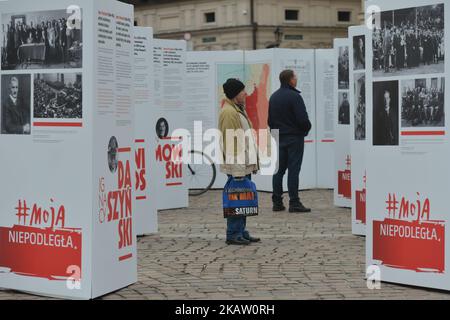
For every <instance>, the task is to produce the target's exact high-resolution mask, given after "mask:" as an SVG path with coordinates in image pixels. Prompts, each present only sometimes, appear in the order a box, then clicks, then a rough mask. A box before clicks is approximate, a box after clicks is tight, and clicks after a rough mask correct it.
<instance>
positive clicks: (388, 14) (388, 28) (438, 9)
mask: <svg viewBox="0 0 450 320" xmlns="http://www.w3.org/2000/svg"><path fill="white" fill-rule="evenodd" d="M444 36H445V35H444V4H436V5H429V6H424V7H415V8H407V9H399V10H394V11H384V12H381V17H380V26H379V27H378V28H377V27H375V28H374V31H373V39H372V41H373V71H374V75H373V76H374V77H383V76H398V75H410V74H434V73H443V72H444V70H445V68H444V65H445V63H444V59H445V46H444Z"/></svg>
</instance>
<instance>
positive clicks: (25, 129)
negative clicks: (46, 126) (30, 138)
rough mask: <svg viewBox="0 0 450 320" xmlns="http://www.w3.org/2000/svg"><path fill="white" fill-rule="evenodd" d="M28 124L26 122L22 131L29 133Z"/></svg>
mask: <svg viewBox="0 0 450 320" xmlns="http://www.w3.org/2000/svg"><path fill="white" fill-rule="evenodd" d="M30 129H31V128H30V124H29V123H27V124H26V125H24V126H23V133H30Z"/></svg>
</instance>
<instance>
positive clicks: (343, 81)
mask: <svg viewBox="0 0 450 320" xmlns="http://www.w3.org/2000/svg"><path fill="white" fill-rule="evenodd" d="M349 46H350V41H349V40H348V39H334V49H335V61H336V63H337V68H336V69H335V74H336V85H337V90H335V91H334V92H335V101H336V102H337V105H336V106H335V111H334V114H335V117H334V125H335V137H336V142H335V145H334V151H335V152H334V162H335V171H334V179H335V183H334V186H335V188H334V204H335V205H336V206H338V207H348V208H350V207H351V205H352V202H351V198H352V197H351V192H352V190H351V163H352V159H351V154H350V122H351V121H352V119H351V117H350V104H351V103H353V101H351V100H349V92H350V87H349V84H350V82H349Z"/></svg>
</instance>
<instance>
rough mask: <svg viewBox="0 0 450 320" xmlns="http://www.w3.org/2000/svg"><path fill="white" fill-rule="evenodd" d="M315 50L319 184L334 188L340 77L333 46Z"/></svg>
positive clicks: (326, 187)
mask: <svg viewBox="0 0 450 320" xmlns="http://www.w3.org/2000/svg"><path fill="white" fill-rule="evenodd" d="M315 54H316V59H315V61H316V122H315V126H314V128H313V129H315V130H316V141H317V155H316V157H317V188H323V189H333V188H334V171H335V170H334V144H335V134H334V121H335V120H334V119H335V115H334V110H335V108H336V105H337V101H336V100H335V99H336V95H335V91H336V90H337V89H336V88H337V87H336V85H337V80H336V73H335V69H336V68H337V62H336V61H335V60H336V59H335V53H334V49H317V50H315Z"/></svg>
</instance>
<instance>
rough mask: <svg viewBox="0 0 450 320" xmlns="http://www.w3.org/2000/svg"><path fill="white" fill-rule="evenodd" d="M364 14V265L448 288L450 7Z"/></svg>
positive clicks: (398, 5)
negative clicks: (368, 66) (448, 48)
mask: <svg viewBox="0 0 450 320" xmlns="http://www.w3.org/2000/svg"><path fill="white" fill-rule="evenodd" d="M367 9H368V10H369V12H372V11H373V12H374V15H368V17H367V19H368V20H367V22H368V23H367V24H368V26H369V27H371V28H372V30H371V32H370V35H371V39H368V40H367V42H366V45H367V51H368V52H373V60H372V61H373V66H372V70H371V72H369V73H368V77H367V82H368V84H369V86H368V91H367V155H368V156H367V158H366V163H367V190H368V192H367V199H366V200H367V229H366V232H367V236H366V263H367V267H368V268H370V270H371V272H372V274H374V273H375V274H377V275H378V276H379V279H381V280H382V281H388V282H397V283H402V284H408V285H418V286H424V287H431V288H438V289H446V290H450V273H449V268H450V265H449V262H450V261H449V258H450V252H449V248H450V243H449V239H450V237H448V236H446V230H448V224H449V216H450V210H449V206H448V190H450V177H449V173H450V170H448V164H449V160H450V159H449V157H450V153H449V150H450V148H449V141H448V131H447V128H448V126H447V123H448V120H447V117H446V113H447V110H448V107H447V104H448V101H449V94H450V90H448V89H447V90H445V89H446V85H447V82H448V80H447V79H446V74H447V73H446V72H448V70H449V66H448V61H447V59H446V58H447V57H446V55H445V48H444V42H445V43H449V41H450V39H449V37H448V34H449V24H448V23H447V21H448V19H449V15H450V4H449V3H448V2H447V1H436V0H434V1H431V0H414V1H412V0H396V1H390V0H389V1H388V0H377V1H375V0H373V1H367ZM372 20H373V21H372ZM370 57H371V58H372V55H370ZM369 155H370V156H369Z"/></svg>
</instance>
